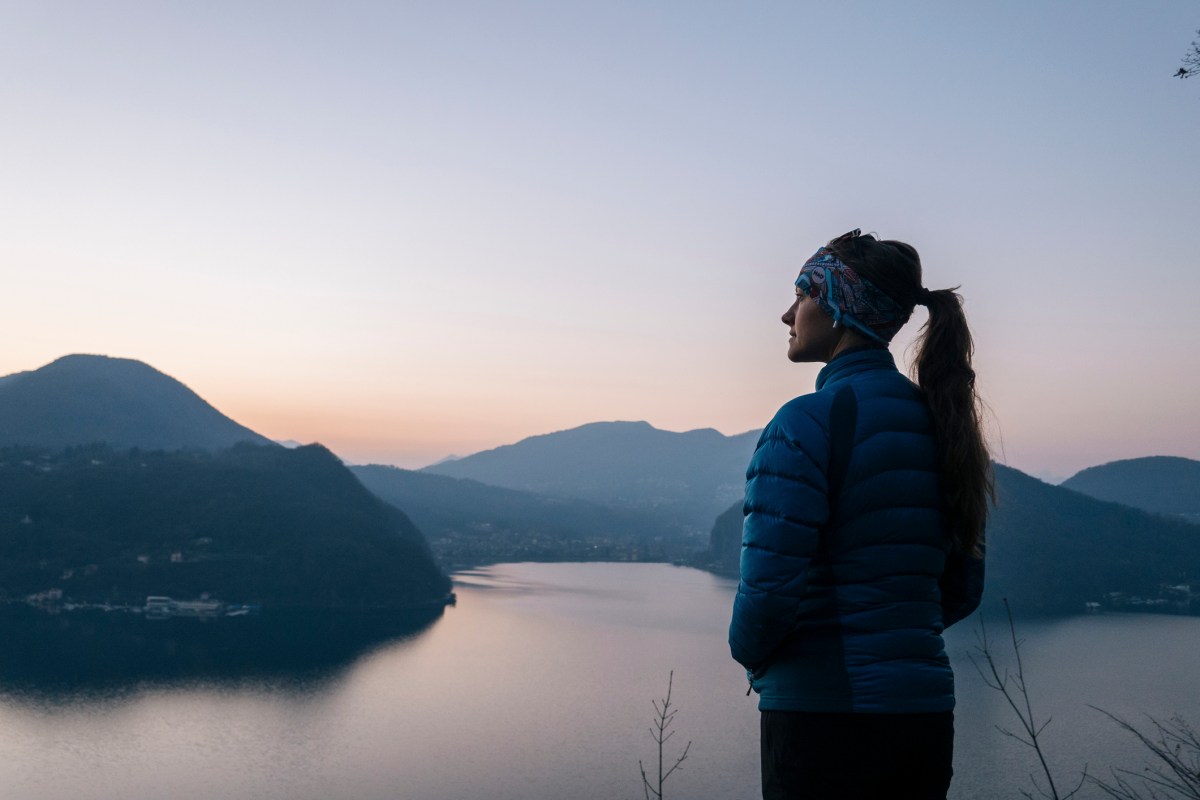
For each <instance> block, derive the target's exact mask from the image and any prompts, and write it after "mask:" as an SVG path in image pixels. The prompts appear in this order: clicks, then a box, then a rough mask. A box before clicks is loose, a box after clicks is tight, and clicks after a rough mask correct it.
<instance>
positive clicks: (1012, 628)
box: [971, 598, 1200, 800]
mask: <svg viewBox="0 0 1200 800" xmlns="http://www.w3.org/2000/svg"><path fill="white" fill-rule="evenodd" d="M1004 610H1005V612H1006V613H1007V614H1008V630H1009V634H1010V635H1011V637H1012V649H1013V655H1014V657H1015V659H1016V673H1015V674H1011V673H1010V672H1009V671H1008V670H1007V669H1004V670H1001V669H1000V667H999V666H998V664H997V663H996V657H995V653H994V652H993V650H992V647H991V643H990V642H989V641H988V638H987V628H986V626H985V625H984V622H983V617H982V616H981V617H980V618H979V631H978V636H979V642H978V645H977V646H976V648H975V649H976V651H977V652H978V653H979V654H980V657H981V659H982V661H983V666H981V665H980V663H979V662H978V661H976V660H975V658H974V656H972V658H971V663H973V664H974V665H975V669H977V670H978V671H979V675H980V677H982V678H983V681H984V683H986V684H987V685H988V686H989V687H990V688H992V689H995V690H996V691H998V692H1000V693H1001V694H1002V695H1004V699H1005V700H1006V701H1008V705H1009V707H1010V708H1012V710H1013V713H1014V714H1016V715H1017V719H1018V720H1019V721H1020V723H1021V730H1022V733H1013V732H1012V731H1009V730H1006V729H1004V728H1001V727H1000V726H998V725H997V726H996V727H997V729H998V730H999V731H1000V732H1001V733H1003V734H1004V735H1005V736H1009V737H1012V738H1013V739H1016V740H1017V741H1019V742H1021V743H1022V744H1024V745H1026V746H1027V747H1030V748H1032V749H1033V751H1034V752H1035V753H1036V754H1037V758H1038V762H1039V763H1040V764H1041V768H1042V774H1043V775H1044V776H1045V781H1046V785H1047V786H1048V788H1044V787H1043V786H1042V785H1041V783H1039V781H1038V780H1037V779H1036V778H1034V776H1033V775H1032V774H1030V776H1029V780H1030V782H1031V783H1032V784H1033V787H1034V788H1035V789H1036V790H1037V792H1038V794H1039V795H1041V796H1042V797H1044V798H1047V800H1066V798H1069V797H1071V796H1072V795H1074V794H1076V793H1077V792H1078V791H1079V790H1080V788H1081V787H1082V786H1083V783H1084V782H1085V781H1087V782H1090V783H1092V784H1094V785H1095V786H1097V787H1099V788H1100V789H1101V790H1103V791H1104V793H1105V794H1107V795H1108V796H1109V797H1113V798H1116V800H1200V734H1197V733H1196V732H1195V731H1194V730H1193V729H1192V728H1191V727H1190V726H1189V725H1188V724H1187V722H1186V721H1184V720H1183V719H1182V718H1181V717H1172V718H1171V720H1170V721H1168V722H1161V721H1159V720H1157V719H1155V718H1154V717H1148V719H1149V720H1150V725H1151V727H1152V728H1153V730H1152V731H1151V732H1149V733H1147V732H1144V731H1141V730H1139V729H1138V728H1136V727H1134V726H1133V725H1132V724H1130V723H1129V722H1126V721H1125V720H1123V719H1121V718H1120V717H1118V716H1115V715H1113V714H1110V713H1109V712H1107V711H1105V710H1104V709H1102V708H1096V706H1092V708H1093V709H1095V710H1096V711H1099V712H1100V713H1101V714H1103V715H1105V716H1106V717H1108V718H1109V719H1110V720H1112V721H1113V722H1115V723H1116V724H1117V725H1119V726H1120V727H1121V728H1122V729H1123V730H1125V731H1126V732H1127V733H1130V734H1132V735H1133V736H1134V737H1135V738H1136V739H1137V740H1138V742H1139V743H1141V745H1142V746H1143V747H1144V748H1145V749H1146V750H1148V751H1149V752H1150V753H1151V755H1153V757H1154V759H1153V761H1152V762H1151V763H1150V764H1147V765H1146V767H1145V768H1144V769H1143V770H1142V771H1141V772H1135V771H1133V770H1128V769H1119V768H1112V769H1110V773H1111V776H1112V782H1111V783H1109V782H1108V781H1105V780H1101V779H1100V778H1097V777H1094V776H1092V775H1088V771H1087V765H1086V764H1085V765H1084V767H1083V774H1082V775H1081V776H1080V778H1079V783H1078V784H1077V785H1076V786H1075V788H1074V789H1073V790H1071V791H1070V792H1068V793H1067V794H1065V795H1060V794H1059V792H1058V788H1057V786H1056V785H1055V783H1054V776H1053V775H1052V774H1051V770H1050V766H1049V764H1048V762H1047V760H1046V755H1045V752H1044V751H1043V750H1042V743H1041V740H1040V739H1039V737H1040V736H1041V733H1042V731H1044V730H1045V729H1046V726H1047V725H1049V724H1050V719H1049V718H1047V719H1046V721H1045V722H1043V723H1041V724H1040V725H1039V724H1038V723H1037V722H1036V721H1035V717H1034V712H1033V704H1032V702H1031V701H1030V699H1029V689H1028V686H1027V684H1026V682H1025V669H1024V666H1023V664H1022V662H1021V644H1022V641H1021V640H1020V639H1018V638H1017V627H1016V624H1015V623H1014V622H1013V616H1012V609H1010V608H1009V605H1008V598H1005V600H1004ZM985 666H986V669H985V668H984V667H985ZM1021 794H1022V795H1024V796H1025V797H1027V798H1030V800H1032V798H1033V794H1032V793H1031V792H1028V791H1025V790H1021Z"/></svg>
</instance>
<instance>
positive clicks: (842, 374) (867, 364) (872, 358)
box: [817, 345, 896, 391]
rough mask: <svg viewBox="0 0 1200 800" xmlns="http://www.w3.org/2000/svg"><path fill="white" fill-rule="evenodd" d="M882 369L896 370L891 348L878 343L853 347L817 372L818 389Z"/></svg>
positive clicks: (839, 354)
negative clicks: (861, 373)
mask: <svg viewBox="0 0 1200 800" xmlns="http://www.w3.org/2000/svg"><path fill="white" fill-rule="evenodd" d="M880 369H884V370H892V371H895V369H896V361H895V359H893V358H892V353H891V351H890V350H888V349H887V348H886V347H879V346H878V345H864V346H862V347H852V348H850V349H849V350H844V351H842V352H841V353H838V354H837V355H836V356H834V357H833V360H832V361H830V362H829V363H828V364H826V365H825V366H824V367H822V368H821V371H820V372H819V373H817V391H820V390H821V389H824V388H825V387H826V386H829V385H830V384H833V383H837V382H838V381H843V380H845V379H846V378H849V377H850V376H851V375H857V374H858V373H860V372H869V371H872V370H880Z"/></svg>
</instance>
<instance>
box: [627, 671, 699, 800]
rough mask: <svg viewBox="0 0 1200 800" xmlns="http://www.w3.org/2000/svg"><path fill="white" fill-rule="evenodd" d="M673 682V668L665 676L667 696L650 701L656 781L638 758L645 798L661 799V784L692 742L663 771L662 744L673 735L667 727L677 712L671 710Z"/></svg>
mask: <svg viewBox="0 0 1200 800" xmlns="http://www.w3.org/2000/svg"><path fill="white" fill-rule="evenodd" d="M674 683H675V670H671V673H670V675H669V676H668V678H667V696H666V697H664V698H663V699H662V700H651V701H650V702H651V703H652V704H653V705H654V725H653V726H652V727H651V728H650V738H651V739H653V740H654V741H655V743H656V744H657V745H658V780H657V782H655V781H652V780H651V778H650V777H649V776H647V775H646V767H645V766H643V765H642V761H641V759H638V769H639V770H641V773H642V790H643V791H644V792H645V794H646V800H650V797H651V795H653V796H654V797H655V798H656V800H662V796H663V784H664V783H666V781H667V778H669V777H671V773H673V772H675V770H677V769H679V767H680V765H681V764H683V762H684V760H686V759H687V757H688V751H689V750H691V749H692V743H691V740H689V741H688V743H687V746H686V747H684V748H683V752H682V753H681V754H680V756H679V758H677V759H675V763H674V764H673V765H671V767H670V769H668V770H667V771H666V772H664V771H663V764H664V762H663V745H665V744H666V743H667V740H668V739H670V738H671V737H672V736H674V735H675V731H672V730H668V729H669V728H670V727H671V724H672V723H673V722H674V721H675V714H676V713H678V712H677V711H673V710H671V689H672V687H673V685H674Z"/></svg>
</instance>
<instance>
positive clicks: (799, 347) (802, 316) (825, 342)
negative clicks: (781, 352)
mask: <svg viewBox="0 0 1200 800" xmlns="http://www.w3.org/2000/svg"><path fill="white" fill-rule="evenodd" d="M781 319H782V320H783V324H784V325H787V326H788V331H789V333H790V335H789V336H788V352H787V357H788V360H789V361H792V362H795V363H797V364H799V363H801V362H805V361H828V360H829V359H831V358H833V355H834V353H835V352H836V351H837V350H838V349H839V348H838V345H839V344H840V343H841V341H842V336H843V334H844V333H845V328H840V327H838V328H835V327H834V326H833V318H832V317H830V316H829V315H828V314H826V313H825V312H824V311H822V310H821V307H820V306H819V305H817V301H816V300H814V299H812V298H811V297H809V296H808V295H806V294H803V293H801V291H800V287H799V286H797V287H796V302H794V303H792V307H791V308H789V309H788V310H787V311H785V312H783V317H782V318H781Z"/></svg>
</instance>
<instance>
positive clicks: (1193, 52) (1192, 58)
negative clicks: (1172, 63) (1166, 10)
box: [1175, 30, 1200, 78]
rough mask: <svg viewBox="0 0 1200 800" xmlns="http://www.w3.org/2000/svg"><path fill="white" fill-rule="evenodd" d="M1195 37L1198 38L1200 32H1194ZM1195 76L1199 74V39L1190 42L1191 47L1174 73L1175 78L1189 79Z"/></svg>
mask: <svg viewBox="0 0 1200 800" xmlns="http://www.w3.org/2000/svg"><path fill="white" fill-rule="evenodd" d="M1196 35H1197V36H1200V30H1198V31H1196ZM1196 74H1200V39H1194V40H1193V41H1192V44H1191V47H1189V48H1188V51H1187V53H1185V54H1184V56H1183V66H1182V67H1180V68H1179V71H1178V72H1176V73H1175V77H1176V78H1190V77H1192V76H1193V75H1196Z"/></svg>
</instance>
